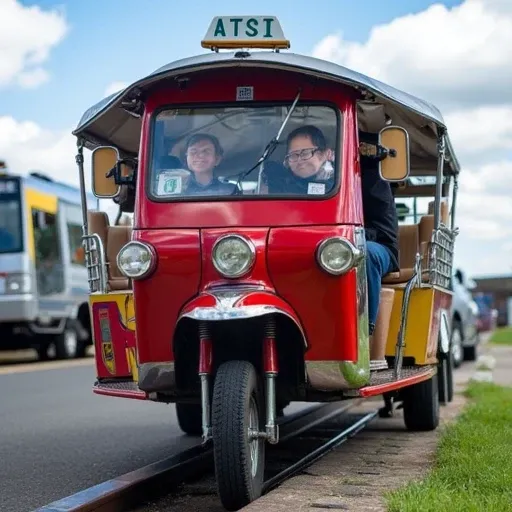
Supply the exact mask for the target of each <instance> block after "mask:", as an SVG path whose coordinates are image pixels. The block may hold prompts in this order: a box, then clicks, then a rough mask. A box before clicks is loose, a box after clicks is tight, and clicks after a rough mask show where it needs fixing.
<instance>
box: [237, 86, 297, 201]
mask: <svg viewBox="0 0 512 512" xmlns="http://www.w3.org/2000/svg"><path fill="white" fill-rule="evenodd" d="M300 93H301V90H300V89H299V92H298V93H297V96H296V97H295V100H293V103H292V105H291V107H290V110H289V112H288V114H287V115H286V117H285V118H284V121H283V122H282V124H281V127H280V128H279V131H278V132H277V134H276V136H275V137H273V138H272V139H271V140H270V141H269V143H268V144H267V145H266V146H265V149H264V150H263V154H262V155H261V156H260V158H259V160H258V161H257V162H256V163H255V164H254V165H253V166H252V167H251V168H250V169H249V170H248V171H245V172H243V173H241V174H240V175H239V177H238V179H237V180H236V184H235V189H234V190H233V192H231V195H236V194H238V192H239V188H238V187H239V186H240V182H241V181H243V179H244V178H245V177H247V176H248V175H249V174H250V173H251V172H252V171H254V169H256V167H258V165H263V162H265V160H266V159H267V158H268V157H269V156H270V155H271V154H272V153H273V152H274V151H275V149H276V147H277V145H278V144H279V138H280V137H281V134H282V133H283V130H284V129H285V127H286V124H287V123H288V121H289V119H290V117H291V115H292V114H293V111H294V110H295V107H296V106H297V102H298V101H299V98H300ZM258 183H259V177H258ZM240 192H243V191H242V190H241V189H240Z"/></svg>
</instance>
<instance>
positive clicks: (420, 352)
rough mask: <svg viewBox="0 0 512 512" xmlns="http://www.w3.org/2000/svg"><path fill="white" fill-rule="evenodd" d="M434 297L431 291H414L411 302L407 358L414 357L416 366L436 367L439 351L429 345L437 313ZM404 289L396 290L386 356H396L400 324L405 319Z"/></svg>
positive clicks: (407, 332) (432, 290)
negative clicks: (434, 316) (403, 310)
mask: <svg viewBox="0 0 512 512" xmlns="http://www.w3.org/2000/svg"><path fill="white" fill-rule="evenodd" d="M434 294H435V290H434V289H432V288H414V289H413V291H412V293H411V298H410V301H409V309H408V315H407V326H406V328H405V349H404V357H413V358H414V359H415V363H416V364H435V363H436V362H437V358H436V355H437V354H436V350H435V349H436V348H437V347H432V346H431V345H432V343H431V342H430V341H431V340H430V338H431V336H430V334H431V323H432V319H433V311H434ZM403 296H404V289H403V288H397V289H395V298H394V301H393V312H392V313H391V321H390V324H389V333H388V340H387V344H386V355H387V356H394V355H395V348H396V342H397V339H398V332H399V330H400V320H401V316H402V302H403Z"/></svg>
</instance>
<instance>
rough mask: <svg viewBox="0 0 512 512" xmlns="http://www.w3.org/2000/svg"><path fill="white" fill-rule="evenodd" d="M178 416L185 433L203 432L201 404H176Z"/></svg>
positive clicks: (190, 434)
mask: <svg viewBox="0 0 512 512" xmlns="http://www.w3.org/2000/svg"><path fill="white" fill-rule="evenodd" d="M176 416H177V417H178V425H179V426H180V428H181V430H183V432H185V434H188V435H189V436H200V435H201V434H202V433H203V426H202V412H201V405H197V404H176Z"/></svg>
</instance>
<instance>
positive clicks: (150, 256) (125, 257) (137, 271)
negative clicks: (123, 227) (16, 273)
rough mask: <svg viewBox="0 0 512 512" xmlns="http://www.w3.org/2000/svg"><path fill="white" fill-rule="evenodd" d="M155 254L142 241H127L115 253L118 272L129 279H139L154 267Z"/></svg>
mask: <svg viewBox="0 0 512 512" xmlns="http://www.w3.org/2000/svg"><path fill="white" fill-rule="evenodd" d="M155 262H156V255H155V252H154V250H153V248H152V247H151V246H150V245H147V244H145V243H142V242H128V243H127V244H126V245H125V246H124V247H123V248H122V249H121V250H120V251H119V254H118V255H117V266H118V267H119V270H120V272H121V273H122V274H123V275H125V276H126V277H129V278H130V279H140V278H141V277H144V276H146V275H148V274H149V273H150V272H151V271H152V270H153V268H154V266H155Z"/></svg>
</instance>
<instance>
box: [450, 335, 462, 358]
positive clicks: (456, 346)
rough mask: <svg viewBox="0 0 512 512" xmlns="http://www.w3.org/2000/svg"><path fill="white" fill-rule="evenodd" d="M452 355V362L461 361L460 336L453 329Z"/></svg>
mask: <svg viewBox="0 0 512 512" xmlns="http://www.w3.org/2000/svg"><path fill="white" fill-rule="evenodd" d="M452 354H453V360H454V361H455V362H456V363H459V362H461V361H462V338H461V336H460V332H459V330H458V329H455V330H454V331H453V336H452Z"/></svg>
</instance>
